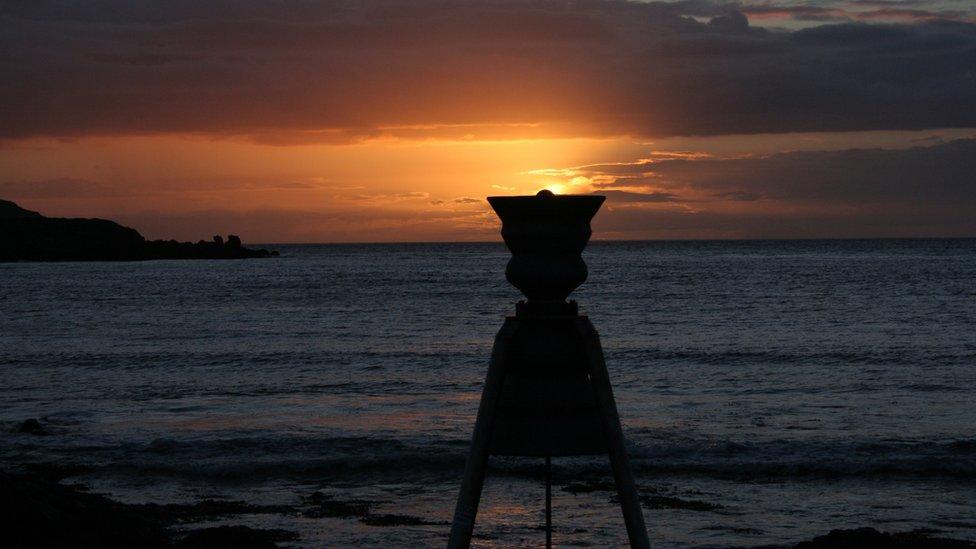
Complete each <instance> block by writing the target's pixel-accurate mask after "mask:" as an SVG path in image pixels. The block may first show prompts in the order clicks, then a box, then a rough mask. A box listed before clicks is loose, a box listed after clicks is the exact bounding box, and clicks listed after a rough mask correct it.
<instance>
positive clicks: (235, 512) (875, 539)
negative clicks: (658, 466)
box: [0, 466, 976, 549]
mask: <svg viewBox="0 0 976 549" xmlns="http://www.w3.org/2000/svg"><path fill="white" fill-rule="evenodd" d="M25 469H27V470H26V472H15V473H11V472H8V471H0V501H2V502H4V507H5V514H6V516H7V517H8V518H9V519H10V524H11V526H12V527H11V528H10V529H9V530H8V531H7V535H6V546H7V547H12V548H27V547H96V546H97V547H102V548H105V549H116V548H118V549H123V548H129V547H144V548H148V549H154V548H166V547H173V548H178V549H192V548H202V547H208V548H217V549H221V548H228V549H229V548H235V549H251V548H254V549H272V548H275V547H288V546H290V545H289V542H295V541H300V539H301V538H300V534H299V533H298V532H293V531H288V530H281V529H256V528H251V527H248V526H243V525H221V526H206V525H205V524H206V523H208V522H212V521H215V520H218V519H234V518H235V517H241V516H243V515H255V514H279V515H300V516H302V517H306V518H310V519H318V518H326V517H329V518H339V519H347V520H357V521H359V522H360V523H362V524H363V525H366V526H370V527H396V526H418V525H426V526H442V527H444V534H445V535H446V533H447V528H448V526H449V524H448V523H445V522H431V521H428V520H425V519H423V518H421V517H415V516H410V515H398V514H381V513H374V512H372V507H373V506H374V505H375V502H370V501H364V500H348V501H345V500H339V499H335V498H332V497H330V496H327V495H324V494H322V493H321V492H315V493H313V494H311V495H309V496H307V497H305V498H303V502H302V504H300V505H255V504H251V503H247V502H244V501H227V500H213V499H204V500H200V501H198V502H196V503H192V504H158V503H144V504H125V503H120V502H118V501H115V500H112V499H110V498H108V497H105V496H103V495H99V494H95V493H91V492H89V491H88V489H87V487H85V486H83V485H77V484H74V485H66V484H62V483H61V481H62V480H63V479H65V478H67V477H70V476H71V475H72V473H73V471H71V470H67V469H65V470H62V469H58V468H57V467H43V468H42V467H36V466H35V467H26V468H25ZM587 488H588V489H596V490H603V489H605V487H603V486H593V487H587ZM587 488H583V487H582V486H579V487H577V489H583V490H586V489H587ZM570 489H571V490H572V489H573V488H570ZM651 500H654V498H653V497H651ZM651 500H649V501H650V503H651V504H654V501H651ZM655 501H656V500H655ZM660 503H661V502H657V504H660ZM664 503H665V504H670V502H664ZM685 503H687V502H685ZM646 504H647V502H645V506H646ZM193 525H197V526H198V527H193ZM185 526H189V527H190V528H181V527H185ZM938 534H939V532H937V531H934V530H916V531H909V532H880V531H878V530H876V529H874V528H870V527H862V528H856V529H849V530H832V531H830V532H829V533H827V534H825V535H821V536H817V537H815V538H813V539H812V540H806V541H801V542H797V543H789V544H785V545H784V544H771V545H759V546H752V547H751V548H740V549H786V548H792V549H841V548H850V547H866V548H872V547H874V548H896V549H898V548H905V549H908V548H919V549H967V548H969V549H972V548H976V541H967V540H961V539H953V538H942V537H938Z"/></svg>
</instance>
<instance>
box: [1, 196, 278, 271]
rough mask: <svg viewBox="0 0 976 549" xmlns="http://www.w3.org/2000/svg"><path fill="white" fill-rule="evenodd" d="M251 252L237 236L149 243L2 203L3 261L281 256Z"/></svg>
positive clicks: (113, 229) (99, 222) (116, 228)
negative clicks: (195, 240)
mask: <svg viewBox="0 0 976 549" xmlns="http://www.w3.org/2000/svg"><path fill="white" fill-rule="evenodd" d="M277 255H278V252H275V251H268V250H253V249H250V248H245V247H243V246H242V245H241V239H240V238H239V237H237V236H236V235H228V236H227V240H226V242H225V241H224V239H223V238H222V237H220V236H215V237H213V240H211V241H209V242H208V241H204V240H201V241H199V242H196V243H194V242H177V241H176V240H146V239H145V237H143V236H142V235H141V234H139V231H137V230H135V229H132V228H129V227H125V226H122V225H119V224H118V223H116V222H114V221H109V220H107V219H81V218H66V217H45V216H43V215H41V214H39V213H37V212H33V211H30V210H25V209H24V208H21V207H20V206H18V205H17V204H15V203H13V202H10V201H9V200H0V261H143V260H149V259H248V258H256V257H272V256H277Z"/></svg>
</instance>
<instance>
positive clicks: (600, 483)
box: [562, 480, 617, 496]
mask: <svg viewBox="0 0 976 549" xmlns="http://www.w3.org/2000/svg"><path fill="white" fill-rule="evenodd" d="M562 489H563V491H564V492H569V493H570V494H573V495H574V496H575V495H577V494H589V493H592V492H616V491H617V485H616V484H614V483H613V482H610V481H606V480H584V481H582V482H571V483H569V484H567V485H566V486H563V488H562Z"/></svg>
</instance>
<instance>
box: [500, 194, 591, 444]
mask: <svg viewBox="0 0 976 549" xmlns="http://www.w3.org/2000/svg"><path fill="white" fill-rule="evenodd" d="M603 201H604V197H602V196H573V195H562V196H556V195H554V194H553V193H551V192H549V191H542V192H540V193H539V194H537V195H536V196H498V197H490V198H489V199H488V202H489V203H490V204H491V206H492V208H494V209H495V212H496V213H497V214H498V217H500V218H501V220H502V238H504V239H505V244H506V245H507V246H508V248H509V250H511V252H512V258H511V260H509V262H508V267H507V268H506V270H505V276H506V278H507V279H508V281H509V282H511V283H512V285H513V286H515V287H516V288H518V289H519V290H521V291H522V293H524V294H525V296H526V297H527V298H528V302H520V303H519V304H518V306H517V311H518V314H517V318H518V320H519V324H518V329H517V330H515V333H514V334H513V337H512V340H511V342H510V344H509V345H510V347H509V349H508V353H507V356H506V357H505V363H506V364H507V365H508V370H507V375H506V376H505V382H504V384H503V386H502V394H501V397H500V399H499V402H498V408H497V410H496V413H495V421H494V429H493V431H492V434H491V453H493V454H497V455H510V456H574V455H588V454H605V453H607V444H606V441H605V437H604V436H603V428H602V426H601V424H600V417H599V410H598V409H597V408H596V402H595V401H594V396H593V391H592V390H591V389H590V387H589V381H588V375H589V374H588V368H587V366H588V361H587V358H586V354H585V353H584V350H583V347H582V341H581V340H580V337H579V334H577V331H576V326H575V322H576V319H577V307H576V302H569V303H566V301H565V299H566V297H567V296H568V295H569V294H570V292H572V291H573V290H575V289H576V288H577V287H578V286H579V285H580V284H582V283H583V282H585V281H586V275H587V271H586V263H584V262H583V258H582V257H581V256H580V254H581V253H582V252H583V248H585V247H586V243H587V242H589V240H590V235H591V234H592V230H591V229H590V220H591V219H593V216H594V215H596V212H597V210H599V209H600V205H601V204H603Z"/></svg>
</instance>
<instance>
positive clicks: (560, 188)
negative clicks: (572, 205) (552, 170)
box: [538, 183, 566, 194]
mask: <svg viewBox="0 0 976 549" xmlns="http://www.w3.org/2000/svg"><path fill="white" fill-rule="evenodd" d="M538 190H539V191H542V190H549V191H552V194H566V185H564V184H563V183H546V184H545V185H543V186H542V187H539V189H538Z"/></svg>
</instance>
